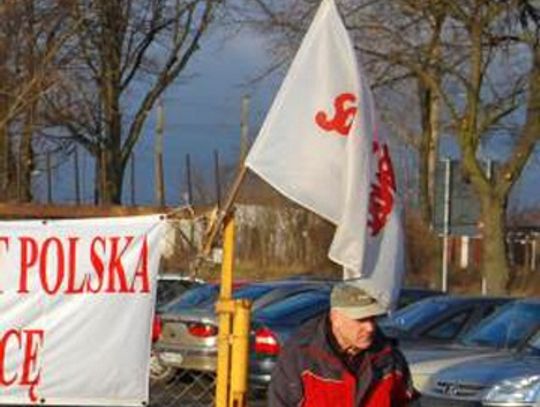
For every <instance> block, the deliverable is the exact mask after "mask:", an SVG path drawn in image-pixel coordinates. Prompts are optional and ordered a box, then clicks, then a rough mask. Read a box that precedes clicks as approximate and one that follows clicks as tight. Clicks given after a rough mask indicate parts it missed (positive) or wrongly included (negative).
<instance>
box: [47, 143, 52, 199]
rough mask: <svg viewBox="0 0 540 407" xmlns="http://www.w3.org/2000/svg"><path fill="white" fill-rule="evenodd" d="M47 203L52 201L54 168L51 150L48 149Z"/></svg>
mask: <svg viewBox="0 0 540 407" xmlns="http://www.w3.org/2000/svg"><path fill="white" fill-rule="evenodd" d="M47 203H49V204H51V203H52V168H51V152H50V151H47Z"/></svg>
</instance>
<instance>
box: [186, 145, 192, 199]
mask: <svg viewBox="0 0 540 407" xmlns="http://www.w3.org/2000/svg"><path fill="white" fill-rule="evenodd" d="M186 184H187V204H188V205H193V185H192V184H191V160H190V157H189V154H186Z"/></svg>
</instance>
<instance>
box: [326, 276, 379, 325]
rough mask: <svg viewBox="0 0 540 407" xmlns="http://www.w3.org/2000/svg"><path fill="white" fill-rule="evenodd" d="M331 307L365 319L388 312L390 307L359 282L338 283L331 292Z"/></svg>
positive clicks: (352, 317) (355, 317)
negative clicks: (381, 302) (380, 301)
mask: <svg viewBox="0 0 540 407" xmlns="http://www.w3.org/2000/svg"><path fill="white" fill-rule="evenodd" d="M330 307H331V308H332V309H335V310H337V311H339V312H341V313H343V314H345V315H346V316H348V317H349V318H351V319H364V318H369V317H374V316H377V315H383V314H386V313H388V311H389V310H388V308H387V307H384V306H383V305H381V304H380V303H379V302H378V301H377V300H376V299H375V298H373V297H372V296H370V295H369V294H368V293H367V292H366V291H365V290H364V289H363V288H361V287H360V286H359V285H358V283H353V282H344V283H338V284H336V285H335V286H334V288H333V289H332V293H331V294H330Z"/></svg>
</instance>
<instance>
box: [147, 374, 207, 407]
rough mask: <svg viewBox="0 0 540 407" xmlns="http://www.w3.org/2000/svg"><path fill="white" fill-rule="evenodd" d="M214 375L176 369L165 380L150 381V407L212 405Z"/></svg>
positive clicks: (202, 406) (204, 406) (201, 406)
mask: <svg viewBox="0 0 540 407" xmlns="http://www.w3.org/2000/svg"><path fill="white" fill-rule="evenodd" d="M215 391H216V375H215V374H214V373H208V372H198V371H193V370H178V371H176V372H175V374H174V375H172V376H170V378H168V379H166V380H159V381H156V380H152V381H151V383H150V406H151V407H173V406H174V407H177V406H182V407H184V406H185V407H191V406H193V407H195V406H197V407H199V406H200V407H206V406H208V407H209V406H214V405H215V400H214V395H215Z"/></svg>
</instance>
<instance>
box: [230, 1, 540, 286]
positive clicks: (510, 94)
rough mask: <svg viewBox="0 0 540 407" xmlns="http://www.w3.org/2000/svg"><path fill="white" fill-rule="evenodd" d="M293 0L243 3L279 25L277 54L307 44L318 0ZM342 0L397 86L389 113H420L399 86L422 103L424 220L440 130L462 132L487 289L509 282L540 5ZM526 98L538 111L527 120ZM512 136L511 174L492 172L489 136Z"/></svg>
mask: <svg viewBox="0 0 540 407" xmlns="http://www.w3.org/2000/svg"><path fill="white" fill-rule="evenodd" d="M293 3H294V5H293V6H292V7H290V8H288V7H287V5H288V3H287V5H285V4H284V2H280V1H276V0H257V1H255V2H253V3H252V4H254V5H255V6H256V10H257V11H256V12H252V13H251V14H250V13H246V12H243V16H244V20H250V21H251V22H253V21H257V20H258V19H259V20H262V21H264V22H265V23H261V22H257V27H258V28H259V29H263V30H265V31H268V30H271V31H272V35H273V37H272V38H277V40H276V44H277V45H276V48H275V49H276V50H277V55H278V56H284V55H285V56H286V55H287V53H286V52H283V51H282V49H283V45H284V44H286V43H289V44H298V42H299V39H300V38H301V36H302V33H303V32H304V30H305V27H306V26H307V24H309V22H310V20H311V17H312V15H313V12H314V9H315V8H316V6H317V4H315V3H314V2H311V1H308V0H296V1H294V2H293ZM340 9H341V11H342V14H343V16H344V18H345V21H346V24H347V25H348V26H349V28H350V29H351V32H352V33H353V35H354V38H355V43H356V44H357V48H358V49H359V50H360V51H361V52H362V53H363V56H364V58H365V59H366V60H367V61H366V62H367V66H368V67H369V68H370V73H371V75H370V76H371V77H372V78H375V81H374V83H375V84H376V85H379V86H382V87H384V89H383V92H387V93H388V94H389V95H390V98H389V99H390V103H388V104H387V106H386V107H387V108H388V116H390V117H393V118H394V120H395V123H397V124H398V125H399V126H401V127H403V125H404V124H406V123H407V121H408V119H409V118H410V116H411V115H412V114H414V112H413V113H411V111H410V110H411V109H410V108H409V105H408V106H407V109H406V112H405V111H404V109H403V108H402V105H401V103H400V101H399V95H397V93H398V91H400V92H403V93H406V94H407V93H408V96H409V97H411V98H412V99H413V100H415V102H416V104H417V106H418V109H417V111H418V112H419V113H420V114H419V115H418V119H419V120H418V122H417V124H416V125H414V124H413V126H412V128H411V131H410V134H412V136H413V137H411V139H413V144H415V145H416V146H417V147H418V148H419V162H420V163H421V164H420V166H419V167H420V168H419V169H420V179H421V185H420V186H421V191H422V193H421V197H422V202H424V205H423V206H424V208H425V209H424V219H429V214H430V208H429V207H430V205H431V204H430V202H432V198H431V197H430V196H429V195H430V194H432V192H431V191H433V181H432V180H433V173H434V163H435V160H436V159H437V154H436V153H437V146H436V145H437V140H438V138H439V134H440V133H441V131H443V132H445V133H446V134H448V135H453V136H454V137H455V140H456V142H457V146H458V147H459V148H460V151H461V156H462V160H463V166H464V169H465V174H464V175H465V176H467V177H468V178H469V179H470V180H471V183H472V185H473V186H474V188H475V190H476V191H477V192H478V195H479V197H480V198H479V199H480V203H481V219H482V223H481V226H482V232H483V236H484V239H483V245H484V246H483V254H484V258H483V260H484V261H483V273H484V276H485V277H486V278H487V282H488V290H489V291H490V292H494V293H500V292H503V291H505V288H506V284H507V280H508V275H509V272H508V265H507V261H506V257H505V254H506V250H505V240H504V236H505V232H504V230H505V215H506V207H507V202H508V197H509V194H510V191H511V189H512V186H513V185H514V183H515V182H516V180H517V179H518V178H519V175H520V174H521V172H522V171H523V168H524V165H525V164H526V162H527V160H528V159H529V157H530V155H531V153H532V151H533V147H534V145H535V143H536V141H537V140H538V134H540V133H539V132H538V131H537V129H536V121H535V120H537V118H536V117H537V115H536V116H535V115H534V114H533V113H536V112H537V111H536V98H537V97H538V96H537V92H538V91H537V86H536V85H535V84H536V81H537V79H536V75H537V73H536V70H537V67H536V62H537V58H536V53H537V51H536V41H537V40H538V38H537V32H536V27H535V28H533V29H530V30H529V29H527V27H524V26H523V24H522V21H523V19H521V20H520V18H519V16H520V13H521V15H523V10H526V11H527V12H528V15H529V16H531V15H533V16H537V15H538V11H537V10H536V8H534V7H533V6H532V5H531V4H530V3H529V2H527V1H525V0H520V1H518V0H507V1H504V0H501V1H487V0H452V1H450V0H430V1H419V0H398V1H393V2H384V1H372V0H365V1H360V2H358V1H347V0H344V1H342V2H340ZM239 12H240V13H241V12H242V11H239ZM524 43H525V44H528V46H526V47H524V46H523V44H524ZM279 61H280V60H279V58H278V62H279ZM508 71H511V74H509V73H508ZM527 77H528V78H529V79H528V81H527V80H526V78H527ZM415 89H416V90H415ZM415 96H416V97H415ZM527 98H528V99H527ZM379 100H380V99H379ZM392 100H394V103H392ZM396 100H397V103H396ZM527 100H528V101H527ZM525 106H527V111H528V112H529V113H528V114H527V120H526V121H525V123H523V120H522V116H523V115H521V116H520V112H523V110H525ZM520 117H521V120H520ZM508 136H512V137H510V138H511V146H510V147H511V150H512V151H511V153H510V154H509V155H508V156H507V157H506V158H505V159H504V163H502V171H501V173H502V176H501V177H500V178H498V179H496V178H490V177H489V176H488V175H487V174H486V172H485V170H484V168H483V165H482V160H483V157H481V154H480V153H479V152H480V150H481V149H482V147H486V146H488V145H490V144H491V145H495V146H497V145H499V146H500V142H499V141H498V139H500V138H502V137H506V138H508ZM497 143H499V144H497Z"/></svg>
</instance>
